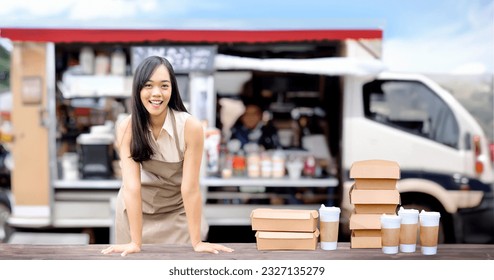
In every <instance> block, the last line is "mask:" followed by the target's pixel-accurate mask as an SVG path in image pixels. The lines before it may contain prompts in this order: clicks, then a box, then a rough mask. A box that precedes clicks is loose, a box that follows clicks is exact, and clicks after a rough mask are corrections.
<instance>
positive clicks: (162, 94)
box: [141, 65, 172, 117]
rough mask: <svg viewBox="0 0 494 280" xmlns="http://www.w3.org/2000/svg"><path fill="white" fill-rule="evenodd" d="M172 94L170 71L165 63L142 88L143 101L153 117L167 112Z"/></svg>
mask: <svg viewBox="0 0 494 280" xmlns="http://www.w3.org/2000/svg"><path fill="white" fill-rule="evenodd" d="M171 95H172V83H171V79H170V73H169V72H168V69H166V67H165V66H164V65H160V66H158V67H157V68H156V69H155V70H154V72H153V74H152V75H151V77H150V78H149V80H148V81H146V83H145V84H144V86H143V87H142V89H141V102H142V104H143V105H144V107H145V108H146V110H147V111H148V113H149V115H150V116H151V117H153V116H154V117H157V116H162V115H164V114H166V108H167V106H168V102H169V101H170V97H171Z"/></svg>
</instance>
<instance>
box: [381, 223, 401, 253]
mask: <svg viewBox="0 0 494 280" xmlns="http://www.w3.org/2000/svg"><path fill="white" fill-rule="evenodd" d="M400 226H401V217H400V216H396V215H386V214H383V215H381V237H382V251H383V253H384V254H397V253H398V247H399V245H400Z"/></svg>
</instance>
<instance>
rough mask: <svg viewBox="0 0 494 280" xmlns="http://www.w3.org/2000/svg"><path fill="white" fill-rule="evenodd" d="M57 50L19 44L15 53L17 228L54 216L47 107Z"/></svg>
mask: <svg viewBox="0 0 494 280" xmlns="http://www.w3.org/2000/svg"><path fill="white" fill-rule="evenodd" d="M50 56H52V57H53V47H52V45H50V44H46V43H31V42H15V43H14V49H13V52H12V62H11V63H12V65H11V86H12V95H13V104H12V124H13V128H14V138H13V145H12V155H13V159H14V168H13V170H12V192H13V196H14V201H15V203H14V207H13V213H12V217H11V219H10V223H11V224H12V225H14V226H23V225H25V226H29V227H32V226H45V225H47V224H48V223H49V217H50V164H49V162H50V157H49V140H48V139H49V137H48V133H49V129H48V128H47V126H48V124H51V125H55V123H56V121H55V120H54V119H50V118H49V116H48V114H47V107H48V104H49V103H50V102H54V100H53V101H51V100H50V98H48V92H49V90H48V88H49V87H50V86H51V81H50V76H53V75H54V68H51V67H50V66H52V64H53V65H54V58H53V60H52V62H49V60H48V58H49V57H50ZM34 221H36V222H34Z"/></svg>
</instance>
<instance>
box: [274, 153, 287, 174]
mask: <svg viewBox="0 0 494 280" xmlns="http://www.w3.org/2000/svg"><path fill="white" fill-rule="evenodd" d="M271 160H272V164H273V171H272V172H273V174H272V176H273V178H283V177H284V176H285V154H283V152H282V151H281V150H276V151H274V153H273V157H272V159H271Z"/></svg>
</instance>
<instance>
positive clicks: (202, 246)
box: [194, 242, 234, 254]
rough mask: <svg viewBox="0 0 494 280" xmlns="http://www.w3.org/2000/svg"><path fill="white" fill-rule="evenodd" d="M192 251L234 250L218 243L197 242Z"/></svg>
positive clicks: (215, 251) (229, 251)
mask: <svg viewBox="0 0 494 280" xmlns="http://www.w3.org/2000/svg"><path fill="white" fill-rule="evenodd" d="M194 251H196V252H206V253H213V254H218V253H219V252H220V251H223V252H228V253H231V252H233V251H234V250H233V249H232V248H228V247H226V246H223V245H220V244H214V243H209V242H199V243H197V244H196V246H194Z"/></svg>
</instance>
